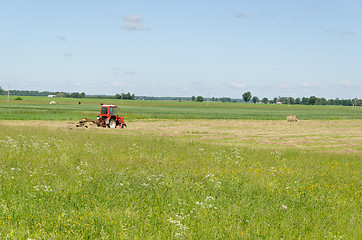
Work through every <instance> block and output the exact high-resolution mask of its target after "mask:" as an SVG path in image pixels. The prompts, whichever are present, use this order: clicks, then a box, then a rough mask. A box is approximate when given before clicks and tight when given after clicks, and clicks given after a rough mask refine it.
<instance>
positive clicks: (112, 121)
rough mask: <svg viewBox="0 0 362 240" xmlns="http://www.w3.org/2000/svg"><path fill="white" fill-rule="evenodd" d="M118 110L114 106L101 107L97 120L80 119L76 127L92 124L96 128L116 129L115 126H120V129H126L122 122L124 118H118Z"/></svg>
mask: <svg viewBox="0 0 362 240" xmlns="http://www.w3.org/2000/svg"><path fill="white" fill-rule="evenodd" d="M118 110H119V108H118V107H117V106H114V105H102V106H101V111H100V113H99V114H98V116H97V120H91V119H88V118H82V120H80V121H79V122H78V124H77V125H76V126H77V127H88V125H87V124H88V123H93V124H97V126H98V127H109V128H116V127H117V126H120V127H121V128H126V127H127V125H126V123H125V122H124V117H120V116H118Z"/></svg>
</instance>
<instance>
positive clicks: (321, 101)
mask: <svg viewBox="0 0 362 240" xmlns="http://www.w3.org/2000/svg"><path fill="white" fill-rule="evenodd" d="M7 94H8V92H7V91H5V90H4V89H3V88H1V87H0V95H7ZM10 95H12V96H43V97H46V96H49V95H53V96H55V97H64V98H99V99H125V100H172V101H193V102H203V101H205V98H204V97H202V96H197V97H195V96H192V97H151V96H135V94H131V93H130V92H128V93H126V94H124V93H121V94H118V93H117V94H116V95H114V96H112V95H86V94H85V93H84V92H82V93H79V92H72V93H69V92H51V91H42V92H40V91H30V90H10ZM207 100H208V101H213V102H241V101H244V102H246V103H249V102H251V103H263V104H299V105H342V106H362V99H358V98H355V99H339V98H336V99H328V100H327V99H326V98H324V97H322V98H318V97H316V96H310V97H302V98H300V97H297V98H293V97H280V96H279V97H274V98H273V99H268V98H267V97H264V98H262V99H261V100H260V99H259V97H257V96H252V94H251V92H250V91H248V92H245V93H243V94H242V96H241V99H232V98H229V97H220V98H217V97H212V98H209V99H207Z"/></svg>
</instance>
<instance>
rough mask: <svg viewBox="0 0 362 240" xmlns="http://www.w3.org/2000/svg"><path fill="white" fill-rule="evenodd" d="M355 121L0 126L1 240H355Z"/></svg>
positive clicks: (359, 134) (360, 139) (361, 134)
mask: <svg viewBox="0 0 362 240" xmlns="http://www.w3.org/2000/svg"><path fill="white" fill-rule="evenodd" d="M361 125H362V124H361V120H344V121H299V122H297V123H287V122H285V121H241V120H240V121H239V120H188V121H186V120H185V121H184V120H183V121H178V120H175V121H172V120H157V121H155V120H142V121H136V120H135V121H131V122H128V126H129V128H128V129H115V130H111V129H105V128H92V127H91V128H89V129H77V128H75V127H74V126H73V125H72V124H70V123H69V122H64V121H63V122H54V121H33V122H23V121H6V122H5V121H1V122H0V142H1V145H0V155H1V160H0V161H1V167H0V186H1V191H0V204H1V205H0V206H1V209H0V210H1V211H0V238H4V239H6V238H9V239H13V238H18V239H28V238H30V239H52V238H53V239H74V238H77V239H87V238H88V239H97V238H104V239H115V238H121V239H144V238H147V239H220V238H227V239H240V238H245V239H250V238H252V239H265V238H266V239H276V238H277V239H282V238H286V239H295V238H297V239H298V238H300V239H302V238H303V239H336V238H338V239H340V238H343V239H358V238H361V236H362V232H361V230H360V222H361V182H360V179H361V151H362V149H361V145H362V131H361Z"/></svg>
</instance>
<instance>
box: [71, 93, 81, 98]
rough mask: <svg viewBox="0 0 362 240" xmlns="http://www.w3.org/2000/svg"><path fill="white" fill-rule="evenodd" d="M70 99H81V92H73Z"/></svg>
mask: <svg viewBox="0 0 362 240" xmlns="http://www.w3.org/2000/svg"><path fill="white" fill-rule="evenodd" d="M70 97H71V98H80V94H79V92H72V93H71V94H70Z"/></svg>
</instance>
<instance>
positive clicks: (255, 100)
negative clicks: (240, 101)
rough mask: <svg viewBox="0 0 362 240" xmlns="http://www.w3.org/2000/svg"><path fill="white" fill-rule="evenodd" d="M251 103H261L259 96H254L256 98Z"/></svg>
mask: <svg viewBox="0 0 362 240" xmlns="http://www.w3.org/2000/svg"><path fill="white" fill-rule="evenodd" d="M251 101H252V102H253V103H258V102H259V98H258V97H257V96H254V97H253V98H252V99H251Z"/></svg>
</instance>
